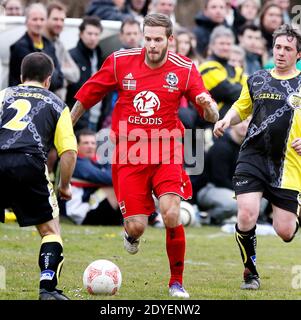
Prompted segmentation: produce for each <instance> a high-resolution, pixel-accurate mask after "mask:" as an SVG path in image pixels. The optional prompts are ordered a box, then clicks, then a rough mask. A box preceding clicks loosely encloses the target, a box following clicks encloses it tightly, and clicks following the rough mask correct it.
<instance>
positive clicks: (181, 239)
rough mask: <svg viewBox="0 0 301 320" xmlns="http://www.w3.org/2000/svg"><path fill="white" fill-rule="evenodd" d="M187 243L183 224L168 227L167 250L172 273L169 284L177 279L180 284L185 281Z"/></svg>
mask: <svg viewBox="0 0 301 320" xmlns="http://www.w3.org/2000/svg"><path fill="white" fill-rule="evenodd" d="M185 245H186V239H185V231H184V227H183V225H179V226H177V227H175V228H166V251H167V255H168V259H169V267H170V274H171V276H170V280H169V286H170V285H171V284H172V283H173V282H175V281H178V282H179V283H180V284H182V282H183V271H184V256H185Z"/></svg>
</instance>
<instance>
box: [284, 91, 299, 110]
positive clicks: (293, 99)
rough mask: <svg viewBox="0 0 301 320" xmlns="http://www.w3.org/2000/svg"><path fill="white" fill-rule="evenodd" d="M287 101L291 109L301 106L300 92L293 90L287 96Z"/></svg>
mask: <svg viewBox="0 0 301 320" xmlns="http://www.w3.org/2000/svg"><path fill="white" fill-rule="evenodd" d="M287 102H288V104H289V106H290V107H291V108H293V109H300V108H301V94H300V93H297V92H293V93H292V94H290V95H289V96H288V98H287Z"/></svg>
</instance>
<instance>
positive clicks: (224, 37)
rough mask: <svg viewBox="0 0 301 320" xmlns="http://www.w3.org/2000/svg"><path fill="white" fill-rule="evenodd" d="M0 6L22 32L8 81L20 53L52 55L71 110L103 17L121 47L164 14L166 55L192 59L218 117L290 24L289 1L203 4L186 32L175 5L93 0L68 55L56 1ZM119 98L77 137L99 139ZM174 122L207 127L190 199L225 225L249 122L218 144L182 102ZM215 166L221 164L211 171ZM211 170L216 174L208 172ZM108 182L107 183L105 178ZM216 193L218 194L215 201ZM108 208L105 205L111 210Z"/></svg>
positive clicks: (268, 64)
mask: <svg viewBox="0 0 301 320" xmlns="http://www.w3.org/2000/svg"><path fill="white" fill-rule="evenodd" d="M0 4H1V8H2V10H1V11H0V14H3V15H6V16H25V24H26V32H25V33H24V35H23V36H22V37H21V38H20V39H18V40H17V41H16V42H15V43H14V44H12V45H11V46H10V60H9V78H8V84H9V85H17V84H19V83H20V65H21V61H22V59H23V58H24V56H25V55H27V54H28V53H31V52H35V51H42V52H45V53H47V54H48V55H49V56H51V57H52V59H53V61H54V65H55V72H54V74H53V76H52V86H51V88H50V90H52V91H54V92H55V93H56V94H57V95H59V96H60V98H62V99H63V100H64V101H65V102H66V103H67V105H68V106H69V107H70V108H72V106H73V103H74V95H75V93H76V92H77V90H78V89H79V88H80V87H81V85H82V84H83V83H84V82H85V81H86V80H87V79H88V78H89V77H90V76H91V75H93V74H94V73H95V72H96V71H97V70H98V69H99V67H100V66H101V64H102V63H103V61H104V59H105V58H106V57H105V56H104V54H103V53H102V51H101V49H100V47H99V42H100V37H101V34H102V32H103V26H102V20H114V21H121V23H122V24H121V29H120V37H119V39H120V49H121V48H126V49H128V48H135V47H141V46H142V45H143V37H142V31H141V25H142V21H143V17H144V16H145V15H146V14H147V13H149V12H157V13H164V14H166V15H168V16H169V17H170V18H171V19H172V21H173V22H174V26H175V30H174V38H175V41H174V44H173V46H172V47H170V50H172V51H174V52H176V53H179V54H181V55H184V56H187V57H189V58H191V59H192V60H193V62H194V63H195V65H196V67H197V68H198V70H199V72H200V74H201V75H202V77H203V80H204V83H205V86H206V88H207V89H208V90H209V92H210V94H211V95H212V96H213V98H214V99H215V100H216V101H217V103H218V106H219V111H220V116H221V117H222V116H223V115H224V114H225V112H226V111H227V110H228V109H229V108H230V106H231V105H232V104H233V102H234V101H235V100H236V99H237V98H238V97H239V95H240V91H241V88H242V86H243V84H244V82H245V81H246V79H247V76H248V75H251V74H252V73H254V72H255V71H257V70H259V69H262V68H272V67H273V61H272V59H271V57H272V55H271V50H272V34H273V31H274V30H275V29H277V28H278V27H279V26H280V25H281V24H283V23H287V22H288V23H290V22H291V21H290V15H289V12H290V0H273V1H270V0H269V1H264V0H262V1H260V0H238V1H231V0H204V1H203V7H202V8H200V10H199V12H198V13H197V14H196V15H195V25H194V26H193V27H191V28H190V27H189V28H188V27H187V26H182V25H181V24H180V23H179V22H178V21H177V18H176V11H175V9H176V5H177V1H176V0H91V1H90V3H89V4H88V6H87V8H86V12H85V16H84V17H82V22H81V24H80V26H79V38H78V42H77V44H76V46H75V47H74V48H72V49H71V50H67V49H66V48H65V46H64V43H63V42H62V41H61V40H60V34H61V32H62V31H63V28H64V20H65V18H66V13H67V8H66V7H65V6H64V5H63V4H62V3H61V2H59V1H58V2H56V1H52V2H50V3H49V5H48V7H46V6H44V4H42V3H33V4H30V5H29V6H27V7H24V4H23V3H22V1H21V0H4V1H2V2H1V1H0ZM194 14H195V13H194ZM0 18H1V17H0ZM0 65H1V64H0ZM298 67H300V66H298ZM300 69H301V68H300ZM117 98H118V97H117V92H112V93H111V94H110V95H109V96H107V97H106V98H105V99H104V100H103V101H101V102H100V103H98V104H97V105H95V106H94V107H93V108H91V109H90V110H89V111H87V112H86V114H85V115H84V116H83V117H82V118H81V120H80V121H79V122H78V123H77V125H76V127H75V130H76V132H80V130H90V131H88V132H90V133H93V132H94V133H95V134H97V132H99V131H100V130H101V129H103V128H108V127H110V123H111V122H110V119H111V118H110V117H111V113H112V110H113V108H114V103H115V101H116V99H117ZM179 117H180V119H181V121H182V122H183V124H184V126H185V127H186V128H187V129H191V130H192V131H193V132H196V130H197V129H204V130H205V152H206V155H205V159H206V161H205V168H204V174H201V175H199V176H197V177H195V176H192V177H191V180H192V183H193V189H194V194H195V196H194V197H193V199H192V203H193V204H195V205H197V207H198V209H199V210H200V211H206V213H207V214H208V215H209V218H210V219H209V221H211V222H210V223H215V224H223V223H224V221H225V219H228V218H231V217H233V216H234V217H235V215H236V205H235V200H233V197H232V195H234V192H233V190H232V187H231V182H230V180H231V179H230V178H231V174H232V171H233V168H234V164H235V161H236V160H235V157H236V156H237V152H238V150H239V145H240V143H241V141H242V139H243V136H244V134H245V131H246V127H247V124H246V123H244V124H243V125H242V127H237V128H232V129H231V130H229V132H228V134H227V135H225V137H224V138H223V139H222V140H221V141H219V142H216V141H215V140H214V138H213V135H212V126H211V125H209V124H208V123H206V122H205V121H202V120H200V119H199V117H198V115H197V112H196V111H195V109H194V108H193V106H191V105H190V104H189V103H188V102H187V100H186V99H185V98H183V99H182V101H181V104H180V106H179ZM81 132H83V131H81ZM84 132H85V131H84ZM90 133H89V134H86V135H85V134H84V135H83V136H84V137H85V138H86V137H87V136H88V137H89V138H90V139H92V140H93V139H94V138H95V137H93V135H92V134H90ZM91 137H92V138H91ZM93 141H94V140H93ZM79 143H81V141H80V140H79ZM93 157H94V156H93ZM94 160H95V159H94V158H93V161H94ZM56 161H57V157H56V155H55V154H54V153H53V152H50V156H49V161H48V165H49V172H50V174H53V175H55V167H56V165H55V164H56ZM81 161H82V160H81ZM213 162H219V164H216V165H214V166H213ZM213 167H218V168H219V169H220V170H219V171H218V172H217V171H216V170H212V168H213ZM225 168H226V169H225ZM99 178H100V177H99ZM217 178H218V180H217ZM106 184H108V185H110V184H111V182H108V181H106ZM212 192H213V193H212ZM219 193H220V194H222V196H220V197H219V196H218V195H217V194H219ZM212 194H214V195H213V196H212ZM211 197H212V198H211ZM217 198H218V199H217ZM208 199H209V200H208ZM207 200H208V201H207ZM213 200H214V201H213ZM216 200H219V201H216ZM220 200H221V201H220ZM217 202H218V203H217ZM220 202H223V203H220ZM108 203H109V202H106V206H109V204H108ZM70 206H71V204H70ZM111 207H112V208H111V209H112V210H113V211H114V212H115V210H117V209H116V208H115V206H114V205H113V206H111ZM266 207H267V206H266V205H263V215H264V214H265V213H264V211H266V214H268V210H267V209H264V208H266ZM81 219H82V218H81ZM81 219H80V220H81ZM83 219H84V218H83ZM100 220H101V219H100ZM100 220H99V221H100ZM117 220H118V219H117ZM78 221H79V220H78ZM82 221H84V220H81V222H80V223H82ZM97 221H98V220H97ZM118 223H119V220H118Z"/></svg>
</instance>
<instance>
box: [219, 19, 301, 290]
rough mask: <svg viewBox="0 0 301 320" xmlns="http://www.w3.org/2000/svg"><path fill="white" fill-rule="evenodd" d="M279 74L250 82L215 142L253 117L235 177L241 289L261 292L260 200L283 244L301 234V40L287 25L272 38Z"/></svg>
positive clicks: (257, 76)
mask: <svg viewBox="0 0 301 320" xmlns="http://www.w3.org/2000/svg"><path fill="white" fill-rule="evenodd" d="M273 37H274V46H273V56H274V61H275V69H273V70H271V71H266V70H260V71H257V72H255V73H254V74H253V75H252V76H250V77H249V79H248V81H247V84H246V85H245V86H244V87H243V89H242V93H241V95H240V98H239V99H238V101H236V102H235V103H234V105H233V106H232V107H231V109H230V110H229V111H228V113H227V114H226V116H225V117H224V118H223V119H222V120H220V121H219V122H217V124H216V126H215V128H214V134H215V136H216V137H220V136H221V135H223V133H224V130H225V129H226V128H228V127H229V126H230V125H235V124H237V123H239V122H241V121H242V120H244V119H246V118H247V117H248V116H249V115H252V119H251V122H250V125H249V128H248V132H247V135H246V138H245V140H244V142H243V144H242V146H241V149H240V153H239V158H238V161H237V166H236V171H235V175H234V177H233V184H234V190H235V193H236V197H237V203H238V216H237V225H236V241H237V243H238V245H239V249H240V252H241V256H242V259H243V263H244V266H245V271H244V281H243V284H242V285H241V288H242V289H253V290H254V289H255V290H256V289H259V287H260V279H259V275H258V272H257V269H256V242H257V241H256V234H255V229H256V221H257V218H258V215H259V205H260V200H261V198H262V196H264V197H265V198H267V199H268V200H269V201H270V202H271V204H272V208H273V227H274V229H275V231H276V233H277V234H278V235H279V236H280V237H281V238H282V239H283V240H284V241H285V242H289V241H291V240H292V239H293V237H294V235H295V233H296V232H297V230H298V226H299V224H298V219H297V218H298V212H299V210H300V208H299V206H300V192H301V74H300V71H298V70H297V69H296V62H297V60H299V59H300V58H301V34H300V32H299V31H298V30H295V29H293V28H292V27H291V26H289V25H283V26H281V27H280V28H279V29H277V30H276V31H275V32H274V35H273Z"/></svg>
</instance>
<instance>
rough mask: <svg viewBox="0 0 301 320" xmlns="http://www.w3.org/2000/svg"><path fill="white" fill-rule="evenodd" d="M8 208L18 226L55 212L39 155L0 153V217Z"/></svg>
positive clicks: (56, 214) (38, 220) (27, 224)
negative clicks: (11, 211) (13, 214)
mask: <svg viewBox="0 0 301 320" xmlns="http://www.w3.org/2000/svg"><path fill="white" fill-rule="evenodd" d="M4 208H11V209H12V210H13V212H14V213H15V215H16V217H17V221H18V223H19V225H20V226H21V227H25V226H32V225H38V224H41V223H45V222H47V221H49V220H52V219H53V218H55V217H56V216H58V215H59V209H58V204H57V199H56V196H55V193H54V191H53V186H52V184H51V182H50V180H49V177H48V174H47V168H46V165H45V163H44V161H43V160H42V159H40V158H39V157H37V156H35V155H31V154H24V153H0V221H1V222H3V220H4V217H3V215H4V210H3V209H4Z"/></svg>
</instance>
